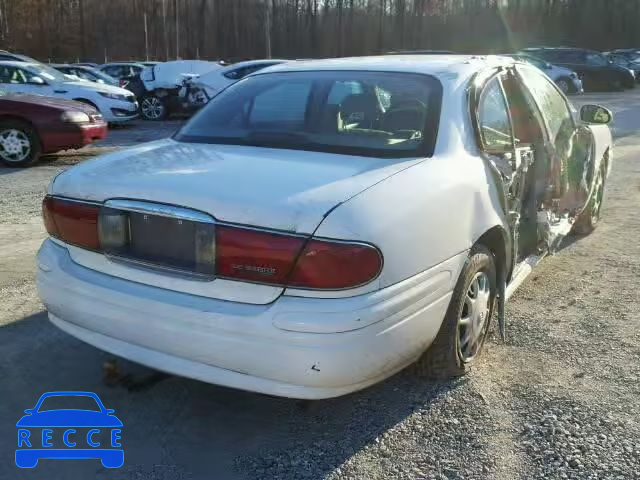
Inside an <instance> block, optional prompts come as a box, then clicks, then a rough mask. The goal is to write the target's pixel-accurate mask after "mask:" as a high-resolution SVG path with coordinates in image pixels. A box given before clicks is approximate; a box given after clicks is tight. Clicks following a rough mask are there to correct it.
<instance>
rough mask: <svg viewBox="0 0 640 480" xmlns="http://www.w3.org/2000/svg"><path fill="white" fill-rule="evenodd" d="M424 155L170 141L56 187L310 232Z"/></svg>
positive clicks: (77, 171)
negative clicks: (372, 155)
mask: <svg viewBox="0 0 640 480" xmlns="http://www.w3.org/2000/svg"><path fill="white" fill-rule="evenodd" d="M419 161H421V159H419V158H413V159H401V160H389V159H377V158H369V157H356V156H347V155H337V154H329V153H319V152H307V151H301V150H282V149H272V148H260V147H247V146H236V145H209V144H201V143H182V142H177V141H174V140H172V139H166V140H160V141H157V142H151V143H147V144H143V145H139V146H137V147H135V148H132V149H130V150H125V151H121V152H117V153H112V154H108V155H105V156H102V157H99V158H97V159H95V160H91V161H88V162H84V163H82V164H80V165H77V166H76V167H74V168H71V169H69V170H67V171H66V172H65V173H63V174H61V175H59V176H58V177H57V178H56V180H55V181H54V183H53V184H52V185H51V186H50V193H51V194H54V195H59V196H64V197H70V198H76V199H85V200H91V201H98V202H103V201H105V200H108V199H112V198H128V199H138V200H147V201H153V202H161V203H166V204H173V205H178V206H184V207H188V208H192V209H196V210H200V211H203V212H207V213H209V214H210V215H212V216H214V217H215V218H216V219H218V220H219V221H226V222H232V223H240V224H245V225H255V226H264V227H269V228H274V229H279V230H285V231H291V232H297V233H307V234H310V233H313V231H314V230H315V229H316V227H317V226H318V225H319V223H320V222H321V221H322V219H323V218H324V216H325V215H326V214H327V213H328V212H329V211H330V210H331V209H332V208H333V207H335V206H336V205H338V204H340V203H342V202H345V201H347V200H348V199H350V198H351V197H353V196H354V195H357V194H358V193H360V192H362V191H363V190H365V189H367V188H368V187H370V186H371V185H373V184H375V183H377V182H380V181H382V180H384V179H385V178H387V177H389V176H391V175H393V174H394V173H396V172H398V171H400V170H403V169H405V168H408V167H409V166H411V165H413V164H415V163H417V162H419Z"/></svg>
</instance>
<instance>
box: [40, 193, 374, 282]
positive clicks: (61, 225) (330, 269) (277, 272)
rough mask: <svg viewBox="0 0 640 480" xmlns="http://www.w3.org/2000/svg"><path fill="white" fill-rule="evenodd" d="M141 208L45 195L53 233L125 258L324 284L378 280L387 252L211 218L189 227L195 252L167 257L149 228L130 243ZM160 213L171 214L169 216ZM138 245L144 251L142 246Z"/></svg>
mask: <svg viewBox="0 0 640 480" xmlns="http://www.w3.org/2000/svg"><path fill="white" fill-rule="evenodd" d="M136 215H141V214H137V213H132V212H126V211H120V210H117V209H113V208H106V207H103V208H102V210H101V207H100V205H95V204H91V203H84V202H79V201H73V200H67V199H61V198H55V197H50V196H47V197H45V199H44V201H43V202H42V216H43V219H44V224H45V227H46V229H47V232H49V235H51V236H52V237H56V238H59V239H60V240H62V241H63V242H65V243H69V244H71V245H75V246H78V247H82V248H87V249H90V250H94V251H104V252H105V253H112V254H116V255H118V256H121V257H125V258H126V257H135V258H138V257H145V260H146V261H147V262H151V263H154V264H158V265H162V266H170V267H172V268H177V267H176V265H175V263H176V262H178V263H180V262H182V263H184V262H183V261H186V257H185V255H187V256H188V255H192V256H194V258H193V259H192V260H193V261H194V262H195V264H196V267H193V265H190V267H189V268H195V271H197V272H198V273H206V274H207V275H215V276H218V277H223V278H228V279H234V280H243V281H250V282H256V283H264V284H270V285H279V286H283V287H287V286H288V287H292V288H301V289H319V290H341V289H346V288H354V287H358V286H360V285H364V284H366V283H369V282H370V281H372V280H374V279H375V278H376V277H377V276H378V274H379V273H380V271H381V270H382V254H381V253H380V251H379V250H378V249H377V248H376V247H374V246H373V245H369V244H367V243H360V242H348V241H338V240H329V239H316V238H308V237H306V236H299V235H291V234H285V233H277V232H270V231H266V230H260V229H253V228H247V227H235V226H230V225H220V224H218V225H215V229H213V228H208V226H207V225H208V224H207V225H205V226H204V227H203V228H199V227H198V228H195V230H194V232H195V233H193V234H192V235H193V241H194V242H195V245H193V244H192V245H193V247H195V253H193V251H192V252H190V253H189V254H187V253H183V251H182V250H180V253H179V254H175V255H174V256H175V257H176V258H173V257H170V258H169V257H167V255H168V254H169V253H171V252H173V250H171V251H170V252H169V253H167V252H164V251H162V252H161V253H162V255H160V254H159V253H158V252H156V250H158V251H160V250H163V249H165V250H166V249H167V248H169V246H170V245H168V244H167V245H165V244H162V243H161V244H157V242H155V241H152V239H149V238H146V237H144V235H143V237H139V238H137V241H136V242H133V243H132V244H130V240H131V239H130V237H131V235H130V232H129V229H130V228H131V225H132V224H133V225H134V226H136V225H137V223H136V222H135V221H132V219H133V220H135V216H136ZM157 221H158V222H160V221H164V222H170V220H166V219H164V217H162V218H161V219H159V220H157ZM196 223H197V222H196ZM198 225H200V224H198ZM147 227H148V226H147ZM205 227H206V228H205ZM149 228H150V227H149ZM213 232H215V240H214V238H213V235H214V233H213ZM134 237H135V236H134ZM172 238H173V237H172ZM143 240H144V242H142V241H143ZM174 240H175V239H174ZM176 241H177V240H176ZM140 242H142V243H140ZM145 242H146V243H145ZM154 242H155V243H154ZM138 244H140V245H143V246H144V247H141V246H140V245H138ZM147 244H148V245H147ZM145 245H146V246H145ZM193 247H192V248H193ZM140 248H142V251H138V250H139V249H140ZM149 249H151V250H153V251H150V250H149ZM154 249H155V250H154ZM154 252H155V254H154ZM184 252H187V251H186V250H185V251H184ZM214 255H215V260H214ZM165 257H166V258H165ZM167 258H169V260H171V261H167ZM182 263H180V265H179V266H180V267H181V269H182V267H184V265H182ZM192 263H193V262H192ZM184 268H186V267H184Z"/></svg>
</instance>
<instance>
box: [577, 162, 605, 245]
mask: <svg viewBox="0 0 640 480" xmlns="http://www.w3.org/2000/svg"><path fill="white" fill-rule="evenodd" d="M606 178H607V166H606V165H605V163H604V162H602V164H601V165H600V169H599V170H598V174H597V176H596V180H595V185H594V191H593V195H592V196H591V200H589V203H588V204H587V206H586V207H585V209H584V210H583V211H582V213H581V214H580V215H579V216H578V218H577V220H576V222H575V224H574V226H573V231H574V232H575V233H578V234H580V235H588V234H590V233H591V232H593V231H594V230H595V229H596V227H597V226H598V222H599V221H600V211H601V210H602V202H603V200H604V186H605V180H606Z"/></svg>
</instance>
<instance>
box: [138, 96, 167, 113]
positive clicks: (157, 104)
mask: <svg viewBox="0 0 640 480" xmlns="http://www.w3.org/2000/svg"><path fill="white" fill-rule="evenodd" d="M163 110H164V106H163V105H162V102H161V101H160V100H158V99H157V98H147V99H145V100H144V101H143V102H142V112H143V113H144V114H145V116H146V117H147V118H158V117H160V116H161V115H162V112H163Z"/></svg>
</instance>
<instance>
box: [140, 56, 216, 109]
mask: <svg viewBox="0 0 640 480" xmlns="http://www.w3.org/2000/svg"><path fill="white" fill-rule="evenodd" d="M221 68H222V66H221V65H220V64H218V63H216V62H208V61H205V60H176V61H173V62H164V63H158V64H156V65H152V66H149V67H146V68H145V69H144V70H142V72H140V76H139V77H137V78H136V77H134V78H132V79H131V80H130V81H129V83H128V85H127V89H129V90H131V91H132V92H133V93H134V94H135V95H136V97H138V100H139V102H140V116H141V117H142V118H144V119H145V120H164V119H165V118H167V116H168V115H170V114H171V113H175V112H180V111H182V110H183V109H184V105H183V102H182V99H181V98H180V89H181V88H182V82H183V81H184V80H185V79H186V78H189V77H197V76H198V75H200V74H202V73H207V72H210V71H212V70H218V69H221Z"/></svg>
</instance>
